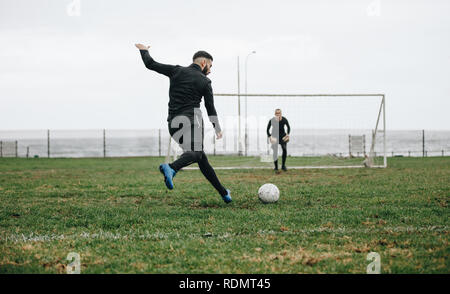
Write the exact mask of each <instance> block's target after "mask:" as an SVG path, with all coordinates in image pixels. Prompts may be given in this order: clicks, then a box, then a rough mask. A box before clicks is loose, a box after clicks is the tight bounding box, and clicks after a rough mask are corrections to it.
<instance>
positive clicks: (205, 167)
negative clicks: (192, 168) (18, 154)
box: [198, 151, 231, 203]
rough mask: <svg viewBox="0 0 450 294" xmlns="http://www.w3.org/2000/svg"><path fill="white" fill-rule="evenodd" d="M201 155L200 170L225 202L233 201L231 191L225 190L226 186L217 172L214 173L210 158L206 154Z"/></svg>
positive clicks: (201, 153)
mask: <svg viewBox="0 0 450 294" xmlns="http://www.w3.org/2000/svg"><path fill="white" fill-rule="evenodd" d="M199 153H200V160H199V161H198V167H199V168H200V171H201V172H202V174H203V175H204V176H205V178H206V179H207V180H208V181H209V182H210V183H211V185H213V187H214V188H215V189H216V190H217V192H219V194H220V196H222V199H223V200H224V201H225V202H227V203H228V202H230V201H231V196H230V195H229V194H230V190H227V189H225V187H224V186H222V184H221V183H220V181H219V178H218V177H217V175H216V172H215V171H214V169H213V167H212V166H211V165H210V164H209V161H208V157H207V156H206V154H205V152H203V151H202V152H199Z"/></svg>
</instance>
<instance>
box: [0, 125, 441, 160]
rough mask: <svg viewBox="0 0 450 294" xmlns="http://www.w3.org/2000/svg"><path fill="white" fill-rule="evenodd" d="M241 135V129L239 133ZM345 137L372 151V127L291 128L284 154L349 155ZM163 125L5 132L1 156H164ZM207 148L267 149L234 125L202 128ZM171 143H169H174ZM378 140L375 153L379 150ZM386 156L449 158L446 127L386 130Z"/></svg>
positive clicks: (261, 134)
mask: <svg viewBox="0 0 450 294" xmlns="http://www.w3.org/2000/svg"><path fill="white" fill-rule="evenodd" d="M242 134H244V132H242ZM349 135H365V137H366V138H367V139H366V143H365V144H366V146H364V148H365V150H367V151H369V150H370V147H371V146H370V144H371V143H370V141H371V130H357V131H356V130H304V129H292V131H291V141H290V142H289V144H288V154H289V155H291V156H312V155H317V154H349ZM169 138H170V137H169V133H168V131H167V130H166V129H147V130H108V129H106V130H105V129H98V130H3V131H0V157H51V158H57V157H134V156H166V155H167V154H168V147H169V145H168V144H169ZM204 145H205V152H206V153H208V154H215V155H238V154H241V155H242V154H243V152H242V151H243V150H244V149H246V150H248V152H247V155H249V156H257V155H260V154H263V153H265V152H266V151H267V150H268V149H269V146H268V141H267V136H266V134H265V130H256V129H255V130H248V132H247V136H244V135H242V139H241V140H239V138H238V130H237V128H235V129H231V130H226V131H225V132H224V136H223V138H222V139H221V140H215V136H214V133H213V130H212V129H207V130H205V140H204ZM173 146H174V144H172V147H173ZM379 146H381V144H379V143H377V145H376V146H375V152H378V153H380V155H381V153H382V152H383V150H382V149H380V147H379ZM386 152H387V156H389V157H391V156H411V157H427V156H449V155H450V131H432V130H413V131H400V130H399V131H396V130H392V131H388V132H387V133H386Z"/></svg>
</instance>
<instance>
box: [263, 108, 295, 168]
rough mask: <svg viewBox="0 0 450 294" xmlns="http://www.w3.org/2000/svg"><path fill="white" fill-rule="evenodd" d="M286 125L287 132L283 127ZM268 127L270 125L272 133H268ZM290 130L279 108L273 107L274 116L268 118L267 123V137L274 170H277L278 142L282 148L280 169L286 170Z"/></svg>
mask: <svg viewBox="0 0 450 294" xmlns="http://www.w3.org/2000/svg"><path fill="white" fill-rule="evenodd" d="M285 126H286V127H287V134H286V130H285V129H284V127H285ZM270 127H272V134H270ZM290 132H291V126H289V122H288V120H287V119H286V118H285V117H284V116H282V115H281V109H279V108H277V109H275V116H274V117H273V118H272V119H271V120H269V123H268V124H267V137H269V140H270V143H271V144H272V149H273V164H274V165H275V168H274V170H275V171H278V144H280V145H281V149H283V154H282V156H281V158H282V165H281V169H282V170H283V171H287V168H286V157H287V146H286V145H287V143H288V142H289V133H290Z"/></svg>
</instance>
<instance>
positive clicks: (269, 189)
mask: <svg viewBox="0 0 450 294" xmlns="http://www.w3.org/2000/svg"><path fill="white" fill-rule="evenodd" d="M258 198H259V200H261V201H262V202H263V203H274V202H277V201H278V199H279V198H280V190H278V187H277V186H275V185H274V184H270V183H268V184H264V185H262V186H261V187H260V188H259V190H258Z"/></svg>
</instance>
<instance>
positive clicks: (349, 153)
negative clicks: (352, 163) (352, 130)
mask: <svg viewBox="0 0 450 294" xmlns="http://www.w3.org/2000/svg"><path fill="white" fill-rule="evenodd" d="M348 156H349V157H352V136H351V135H348Z"/></svg>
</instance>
